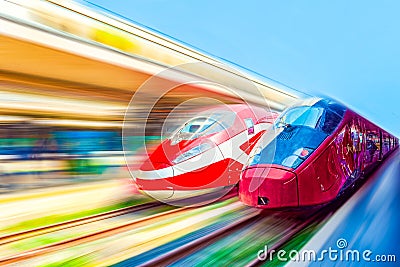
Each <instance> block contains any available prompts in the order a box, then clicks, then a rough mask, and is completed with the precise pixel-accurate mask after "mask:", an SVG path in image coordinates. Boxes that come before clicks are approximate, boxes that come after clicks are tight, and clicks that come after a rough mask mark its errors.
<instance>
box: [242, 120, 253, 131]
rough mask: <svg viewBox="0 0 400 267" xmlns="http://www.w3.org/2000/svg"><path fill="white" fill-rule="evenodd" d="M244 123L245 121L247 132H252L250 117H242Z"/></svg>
mask: <svg viewBox="0 0 400 267" xmlns="http://www.w3.org/2000/svg"><path fill="white" fill-rule="evenodd" d="M244 123H246V127H247V133H248V134H254V122H253V120H252V118H247V119H244Z"/></svg>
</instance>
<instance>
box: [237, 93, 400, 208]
mask: <svg viewBox="0 0 400 267" xmlns="http://www.w3.org/2000/svg"><path fill="white" fill-rule="evenodd" d="M398 142H399V140H398V138H396V137H395V136H393V135H391V134H389V133H388V132H386V131H385V130H383V129H381V128H380V127H378V126H376V125H375V124H373V123H371V122H370V121H368V120H367V119H365V118H363V117H362V116H360V115H359V114H357V113H355V112H354V111H352V110H350V109H348V108H346V107H345V106H343V105H341V104H339V103H336V102H335V101H332V100H329V99H309V100H304V101H302V102H300V103H299V104H297V105H295V106H292V107H290V108H288V109H286V110H285V111H284V112H283V113H282V114H281V115H280V116H279V117H278V118H277V120H276V122H275V123H274V127H273V129H271V130H270V131H268V132H267V133H265V134H264V135H263V136H262V137H261V138H260V140H259V141H258V143H257V144H256V145H255V146H254V149H253V150H252V153H251V156H250V158H249V161H248V162H247V164H246V165H245V166H244V168H243V172H242V176H241V179H240V182H239V199H240V200H241V201H242V202H243V203H245V204H246V205H249V206H253V207H258V208H265V209H271V208H288V207H304V206H313V205H318V204H323V203H327V202H329V201H331V200H333V199H335V198H336V197H337V196H338V195H339V194H340V193H341V192H343V191H344V190H345V189H346V188H348V187H349V186H352V185H353V184H354V183H355V182H356V181H357V180H358V179H360V178H361V177H363V175H364V174H365V173H367V172H369V171H370V170H371V168H372V167H373V166H376V165H377V164H379V163H380V161H382V160H383V159H384V158H385V157H386V156H387V155H388V154H389V153H390V152H391V151H393V150H395V149H396V148H397V147H398V145H399V143H398Z"/></svg>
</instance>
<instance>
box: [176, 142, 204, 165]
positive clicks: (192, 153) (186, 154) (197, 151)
mask: <svg viewBox="0 0 400 267" xmlns="http://www.w3.org/2000/svg"><path fill="white" fill-rule="evenodd" d="M210 148H211V145H210V144H209V143H203V144H200V145H198V146H195V147H194V148H192V149H190V150H188V151H186V152H184V153H182V154H181V155H179V156H178V157H176V158H175V159H174V160H173V161H172V162H173V163H175V164H178V163H180V162H182V161H185V160H188V159H190V158H193V157H195V156H197V155H199V154H201V153H203V152H205V151H206V150H208V149H210Z"/></svg>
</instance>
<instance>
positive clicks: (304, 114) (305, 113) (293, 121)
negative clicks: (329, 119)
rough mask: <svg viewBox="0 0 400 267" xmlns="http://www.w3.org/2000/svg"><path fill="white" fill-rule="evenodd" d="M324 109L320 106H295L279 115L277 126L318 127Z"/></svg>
mask: <svg viewBox="0 0 400 267" xmlns="http://www.w3.org/2000/svg"><path fill="white" fill-rule="evenodd" d="M323 111H324V110H323V109H322V108H319V107H307V106H301V107H295V108H293V109H289V110H288V111H287V112H285V113H284V114H283V115H282V116H280V117H279V119H278V120H277V122H276V123H275V126H276V127H290V126H295V125H296V126H298V125H300V126H307V127H311V128H316V127H317V124H318V122H319V120H320V119H321V116H322V114H323Z"/></svg>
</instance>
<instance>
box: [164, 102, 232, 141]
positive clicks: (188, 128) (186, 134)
mask: <svg viewBox="0 0 400 267" xmlns="http://www.w3.org/2000/svg"><path fill="white" fill-rule="evenodd" d="M235 117H236V114H235V113H234V112H231V111H225V110H220V111H214V112H212V113H203V114H201V115H200V116H198V117H196V118H194V119H192V120H189V121H188V122H186V123H185V124H184V125H183V126H182V127H181V128H180V129H179V130H178V131H176V132H175V133H174V134H173V136H172V137H171V139H172V142H173V143H177V142H180V141H182V140H193V139H195V138H199V137H201V136H206V135H210V134H214V133H218V132H222V131H224V130H226V129H228V128H229V127H231V126H232V125H233V123H234V121H235Z"/></svg>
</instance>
